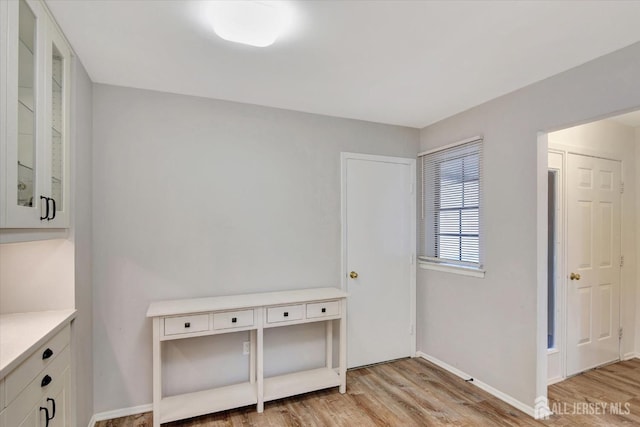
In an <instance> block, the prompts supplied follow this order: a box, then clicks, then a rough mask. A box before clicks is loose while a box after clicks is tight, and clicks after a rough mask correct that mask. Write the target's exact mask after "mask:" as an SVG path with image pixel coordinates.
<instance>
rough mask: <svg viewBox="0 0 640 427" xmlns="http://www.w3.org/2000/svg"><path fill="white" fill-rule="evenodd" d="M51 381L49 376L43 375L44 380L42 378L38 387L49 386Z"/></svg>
mask: <svg viewBox="0 0 640 427" xmlns="http://www.w3.org/2000/svg"><path fill="white" fill-rule="evenodd" d="M51 381H53V378H51V377H50V376H49V375H45V376H44V378H42V381H40V387H46V386H48V385H49V384H51Z"/></svg>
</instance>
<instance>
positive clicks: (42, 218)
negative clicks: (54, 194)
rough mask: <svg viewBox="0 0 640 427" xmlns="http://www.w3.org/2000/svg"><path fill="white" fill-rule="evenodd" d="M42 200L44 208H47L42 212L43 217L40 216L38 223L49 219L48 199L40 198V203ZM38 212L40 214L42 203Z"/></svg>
mask: <svg viewBox="0 0 640 427" xmlns="http://www.w3.org/2000/svg"><path fill="white" fill-rule="evenodd" d="M42 199H44V202H45V206H46V207H47V210H46V211H45V212H44V216H42V215H40V221H43V220H45V219H49V198H48V197H44V196H40V201H42ZM40 212H42V203H41V204H40Z"/></svg>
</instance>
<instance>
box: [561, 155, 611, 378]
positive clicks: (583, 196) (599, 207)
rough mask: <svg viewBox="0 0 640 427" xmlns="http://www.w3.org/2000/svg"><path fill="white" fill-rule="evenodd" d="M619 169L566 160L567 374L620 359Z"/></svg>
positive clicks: (603, 162)
mask: <svg viewBox="0 0 640 427" xmlns="http://www.w3.org/2000/svg"><path fill="white" fill-rule="evenodd" d="M620 170H621V165H620V162H618V161H613V160H605V159H600V158H596V157H588V156H582V155H578V154H569V155H568V156H567V213H568V227H567V228H568V236H567V238H568V253H567V268H568V275H569V277H568V278H567V365H566V366H567V375H573V374H576V373H579V372H582V371H585V370H587V369H590V368H593V367H595V366H599V365H602V364H605V363H608V362H613V361H615V360H618V359H619V337H618V330H619V327H620V233H621V230H620V183H621V176H620Z"/></svg>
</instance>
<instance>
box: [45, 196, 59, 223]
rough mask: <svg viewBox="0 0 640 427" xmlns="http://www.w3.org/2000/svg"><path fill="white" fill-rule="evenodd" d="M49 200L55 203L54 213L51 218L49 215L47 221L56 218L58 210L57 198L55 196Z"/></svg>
mask: <svg viewBox="0 0 640 427" xmlns="http://www.w3.org/2000/svg"><path fill="white" fill-rule="evenodd" d="M49 201H50V202H51V203H52V204H53V215H52V216H51V218H48V217H47V221H51V220H52V219H55V218H56V212H57V211H58V209H57V208H56V199H54V198H53V197H52V198H50V199H49Z"/></svg>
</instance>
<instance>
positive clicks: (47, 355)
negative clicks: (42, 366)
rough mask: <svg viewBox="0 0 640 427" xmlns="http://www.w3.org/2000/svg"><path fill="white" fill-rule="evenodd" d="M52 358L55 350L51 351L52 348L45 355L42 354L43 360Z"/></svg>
mask: <svg viewBox="0 0 640 427" xmlns="http://www.w3.org/2000/svg"><path fill="white" fill-rule="evenodd" d="M51 356H53V350H51V349H50V348H48V349H46V350H45V351H44V352H43V353H42V360H47V359H48V358H50V357H51Z"/></svg>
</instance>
